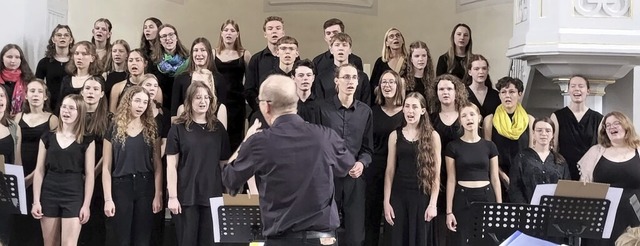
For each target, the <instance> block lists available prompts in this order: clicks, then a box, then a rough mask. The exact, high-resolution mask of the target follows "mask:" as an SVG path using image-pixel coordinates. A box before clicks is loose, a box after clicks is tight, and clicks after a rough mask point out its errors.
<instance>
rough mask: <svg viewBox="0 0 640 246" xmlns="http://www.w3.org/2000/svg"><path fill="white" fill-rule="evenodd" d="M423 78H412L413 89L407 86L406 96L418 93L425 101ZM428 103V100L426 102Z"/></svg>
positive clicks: (425, 91) (425, 90)
mask: <svg viewBox="0 0 640 246" xmlns="http://www.w3.org/2000/svg"><path fill="white" fill-rule="evenodd" d="M423 79H424V78H416V77H413V83H414V85H413V88H409V86H408V85H407V88H406V90H405V92H406V95H409V93H411V92H418V93H420V95H422V97H424V98H425V99H427V88H425V87H424V81H423ZM427 101H429V100H427Z"/></svg>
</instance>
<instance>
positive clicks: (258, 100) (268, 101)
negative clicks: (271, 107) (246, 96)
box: [256, 97, 271, 104]
mask: <svg viewBox="0 0 640 246" xmlns="http://www.w3.org/2000/svg"><path fill="white" fill-rule="evenodd" d="M260 102H266V103H271V100H265V99H260V98H259V97H256V103H257V104H260Z"/></svg>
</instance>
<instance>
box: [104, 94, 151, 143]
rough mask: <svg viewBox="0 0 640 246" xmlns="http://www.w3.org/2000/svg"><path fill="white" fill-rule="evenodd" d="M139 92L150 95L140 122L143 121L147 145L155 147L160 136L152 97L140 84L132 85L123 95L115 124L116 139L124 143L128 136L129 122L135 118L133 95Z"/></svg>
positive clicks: (143, 132)
mask: <svg viewBox="0 0 640 246" xmlns="http://www.w3.org/2000/svg"><path fill="white" fill-rule="evenodd" d="M138 93H144V94H146V95H147V97H149V103H148V104H147V108H146V109H145V110H144V113H142V115H141V116H140V122H142V134H143V136H144V141H145V143H147V145H149V146H151V147H152V148H153V147H154V144H155V141H156V139H157V138H158V126H157V125H156V120H155V118H154V117H153V110H152V108H151V107H152V105H151V104H152V103H151V100H152V98H151V97H150V96H149V92H147V90H145V89H144V88H142V87H140V86H137V85H135V86H131V87H129V89H127V90H125V92H124V95H123V96H122V101H120V105H118V109H117V110H116V115H115V126H116V132H115V133H116V134H115V137H114V140H116V141H117V142H120V143H122V144H123V147H124V141H125V139H126V138H127V127H128V125H129V123H131V121H132V120H133V116H132V115H131V102H132V100H133V96H134V95H135V94H138Z"/></svg>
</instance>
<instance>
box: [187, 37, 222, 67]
mask: <svg viewBox="0 0 640 246" xmlns="http://www.w3.org/2000/svg"><path fill="white" fill-rule="evenodd" d="M199 43H202V45H204V49H205V50H206V51H207V61H206V63H205V67H206V69H209V71H211V73H215V71H217V70H216V62H215V61H214V60H213V57H214V55H215V54H213V50H212V49H211V42H209V40H208V39H207V38H204V37H199V38H196V39H195V40H193V43H192V44H191V49H190V50H189V60H190V61H189V68H187V72H188V73H189V74H193V72H195V71H197V70H198V66H197V65H196V63H195V62H194V61H193V48H195V46H196V44H199Z"/></svg>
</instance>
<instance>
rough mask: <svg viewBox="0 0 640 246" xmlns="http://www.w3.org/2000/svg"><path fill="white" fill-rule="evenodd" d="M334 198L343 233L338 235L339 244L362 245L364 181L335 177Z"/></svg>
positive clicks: (360, 178)
mask: <svg viewBox="0 0 640 246" xmlns="http://www.w3.org/2000/svg"><path fill="white" fill-rule="evenodd" d="M334 180H335V190H336V192H335V200H336V204H337V205H338V209H339V210H340V211H341V212H342V221H341V222H342V224H343V226H344V234H343V235H338V243H339V244H340V246H361V245H364V217H365V216H364V209H363V208H364V203H365V198H364V197H365V195H364V193H365V182H364V179H363V178H362V176H361V177H359V178H357V179H354V178H351V176H347V177H344V178H338V177H336V178H335V179H334Z"/></svg>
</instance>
